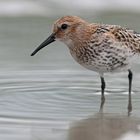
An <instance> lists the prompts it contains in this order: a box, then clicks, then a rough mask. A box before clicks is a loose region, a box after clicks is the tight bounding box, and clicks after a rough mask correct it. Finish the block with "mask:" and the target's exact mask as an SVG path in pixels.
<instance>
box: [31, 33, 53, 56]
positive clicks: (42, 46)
mask: <svg viewBox="0 0 140 140" xmlns="http://www.w3.org/2000/svg"><path fill="white" fill-rule="evenodd" d="M54 41H55V33H52V34H51V35H50V36H49V37H48V38H47V39H46V40H45V41H44V42H43V43H42V44H41V45H39V46H38V47H37V48H36V49H35V50H34V52H33V53H32V54H31V56H34V55H35V54H36V53H37V52H38V51H39V50H41V49H42V48H44V47H45V46H47V45H49V44H50V43H52V42H54Z"/></svg>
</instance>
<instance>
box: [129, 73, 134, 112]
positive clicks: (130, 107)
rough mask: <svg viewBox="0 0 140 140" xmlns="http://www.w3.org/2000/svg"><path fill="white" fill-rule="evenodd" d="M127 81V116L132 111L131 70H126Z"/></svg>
mask: <svg viewBox="0 0 140 140" xmlns="http://www.w3.org/2000/svg"><path fill="white" fill-rule="evenodd" d="M128 72H129V73H128V80H129V95H128V115H130V113H131V111H132V101H131V88H132V77H133V74H132V72H131V70H128Z"/></svg>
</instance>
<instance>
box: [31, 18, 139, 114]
mask: <svg viewBox="0 0 140 140" xmlns="http://www.w3.org/2000/svg"><path fill="white" fill-rule="evenodd" d="M57 39H58V40H60V41H62V42H64V43H65V44H66V45H67V46H68V48H69V50H70V53H71V55H72V57H73V58H74V59H75V60H76V61H77V62H78V63H79V64H81V65H82V66H83V67H85V68H87V69H90V70H92V71H95V72H97V73H99V75H100V78H101V105H100V110H102V109H103V105H104V103H105V95H104V90H105V80H104V73H108V72H120V71H128V79H129V90H128V95H129V96H128V113H130V112H131V111H132V103H131V87H132V71H131V62H132V60H133V58H134V57H135V56H136V55H138V54H139V53H140V35H139V34H138V33H136V32H134V31H133V30H130V29H126V28H122V27H121V26H118V25H104V24H97V23H88V22H87V21H85V20H83V19H81V18H79V17H77V16H65V17H62V18H60V19H58V20H57V21H56V22H55V23H54V25H53V33H52V34H51V35H50V36H49V37H48V38H47V39H46V40H45V41H44V42H43V43H42V44H41V45H40V46H39V47H38V48H37V49H36V50H35V51H34V52H33V53H32V54H31V56H33V55H35V54H36V53H37V52H38V51H39V50H40V49H42V48H44V47H45V46H47V45H48V44H50V43H52V42H54V41H55V40H57Z"/></svg>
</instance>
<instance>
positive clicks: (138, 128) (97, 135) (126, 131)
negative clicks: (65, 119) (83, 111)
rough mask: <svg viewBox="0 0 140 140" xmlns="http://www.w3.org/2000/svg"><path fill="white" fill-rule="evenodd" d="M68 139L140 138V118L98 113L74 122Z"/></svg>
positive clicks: (132, 139)
mask: <svg viewBox="0 0 140 140" xmlns="http://www.w3.org/2000/svg"><path fill="white" fill-rule="evenodd" d="M68 140H140V119H139V118H134V117H128V116H120V115H116V114H101V113H100V114H96V115H95V116H94V117H91V118H88V119H85V120H82V121H79V122H77V123H75V124H72V126H71V128H70V129H69V134H68Z"/></svg>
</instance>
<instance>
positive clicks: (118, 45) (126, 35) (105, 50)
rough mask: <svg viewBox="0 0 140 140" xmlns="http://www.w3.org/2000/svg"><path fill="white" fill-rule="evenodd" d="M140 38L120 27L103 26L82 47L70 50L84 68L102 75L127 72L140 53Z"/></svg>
mask: <svg viewBox="0 0 140 140" xmlns="http://www.w3.org/2000/svg"><path fill="white" fill-rule="evenodd" d="M139 44H140V37H139V35H138V34H136V33H134V32H133V31H131V30H127V29H122V28H120V27H119V26H110V25H109V26H108V25H102V26H100V27H98V28H97V30H96V32H94V33H93V35H92V37H91V38H90V40H88V41H85V42H84V43H83V46H82V47H77V46H75V47H74V48H72V49H70V51H71V54H72V56H73V57H74V59H75V60H76V61H77V62H78V63H80V64H81V65H82V66H84V67H86V68H88V69H90V70H94V71H97V72H100V73H104V72H114V71H122V70H124V69H125V70H126V69H128V68H129V67H130V65H129V64H130V63H131V62H130V61H131V60H132V59H133V58H134V56H136V54H137V52H139V51H140V46H139Z"/></svg>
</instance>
